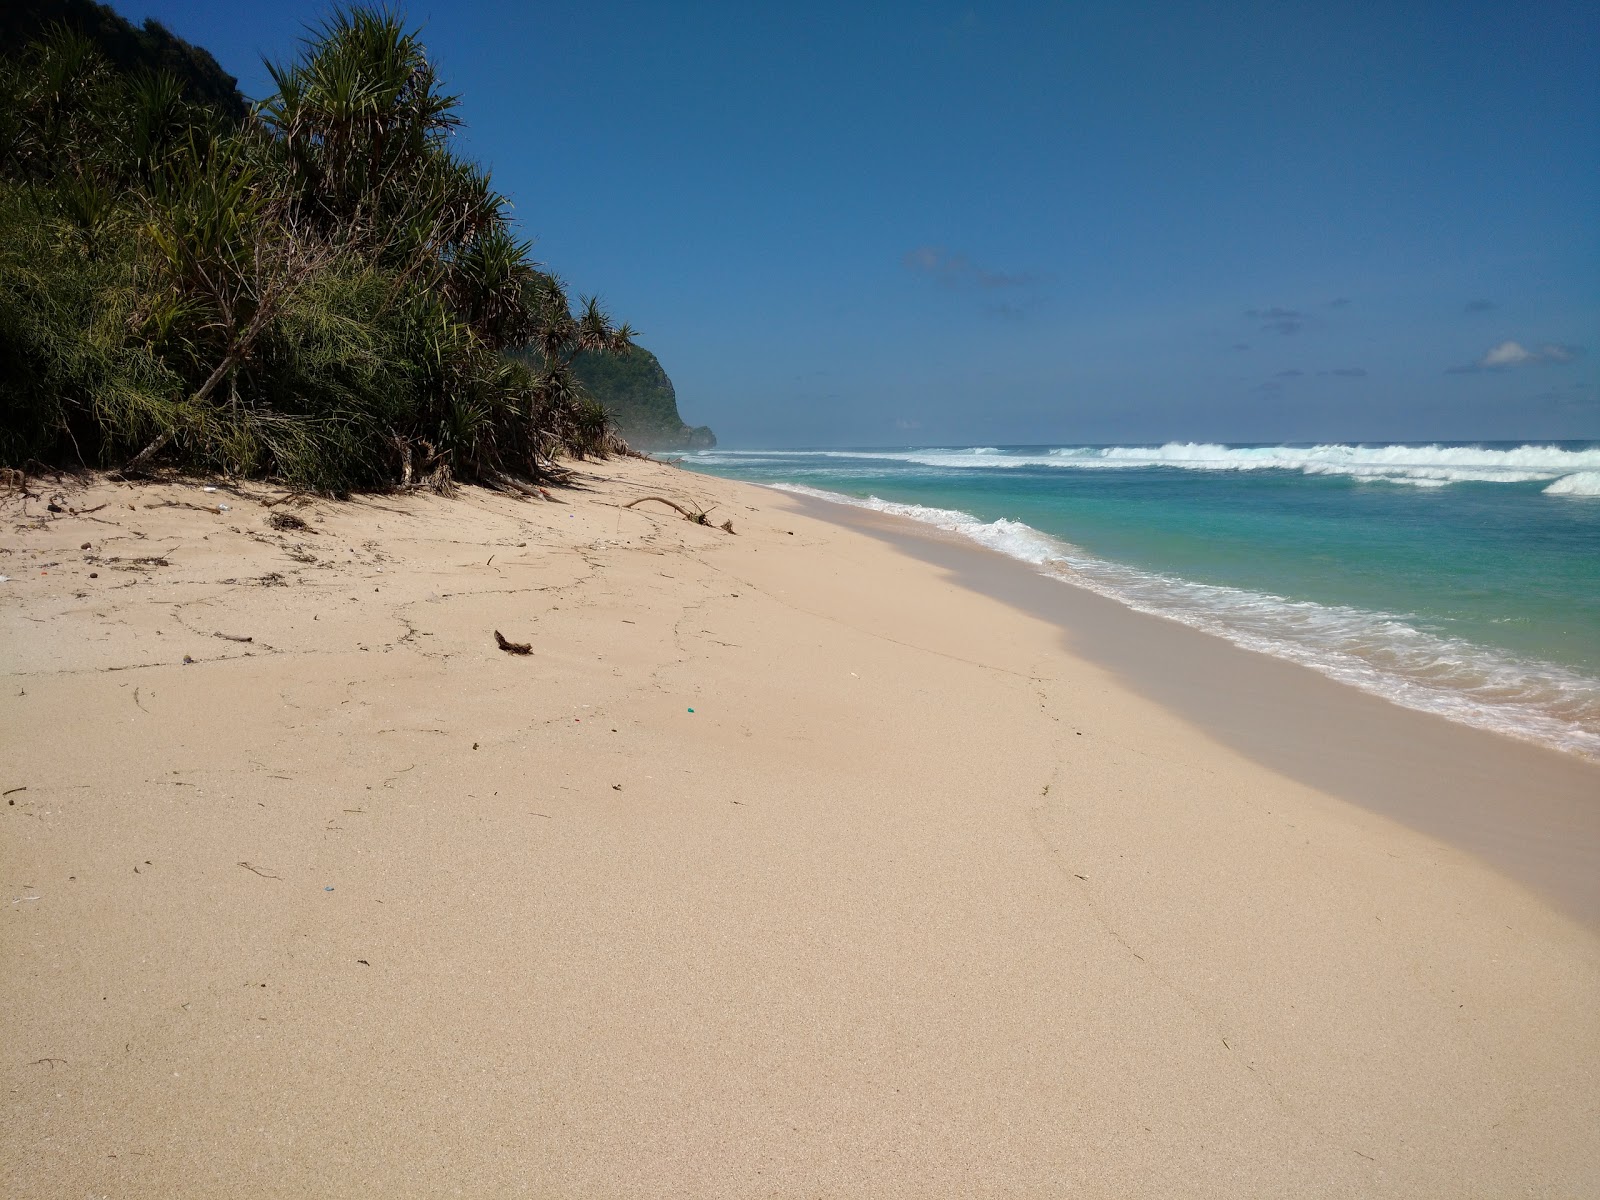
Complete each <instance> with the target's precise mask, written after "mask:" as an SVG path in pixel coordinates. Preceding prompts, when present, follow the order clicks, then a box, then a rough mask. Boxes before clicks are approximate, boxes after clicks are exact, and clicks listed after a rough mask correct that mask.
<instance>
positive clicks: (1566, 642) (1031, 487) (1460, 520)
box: [683, 442, 1600, 758]
mask: <svg viewBox="0 0 1600 1200" xmlns="http://www.w3.org/2000/svg"><path fill="white" fill-rule="evenodd" d="M683 465H684V466H686V467H689V468H691V469H693V470H697V471H703V472H706V473H708V474H714V475H720V476H724V477H727V478H731V479H742V480H747V481H750V482H754V483H760V484H765V485H768V486H771V487H777V488H782V489H785V490H789V491H792V492H798V493H801V494H805V495H811V496H817V497H821V498H824V499H828V500H834V501H839V502H843V503H848V504H854V505H858V506H861V507H863V508H869V509H874V510H877V511H879V512H886V513H893V514H898V515H901V516H905V517H909V518H911V519H912V520H916V521H921V522H924V523H926V524H929V525H933V526H937V527H939V528H941V529H945V530H949V531H952V532H955V533H958V534H961V535H963V536H965V537H968V538H970V539H972V540H973V541H974V542H976V543H979V544H981V545H984V546H988V547H990V548H991V549H994V550H998V551H1000V552H1001V553H1004V554H1008V555H1010V556H1012V557H1013V558H1016V559H1019V560H1021V561H1023V562H1026V563H1029V564H1031V565H1032V566H1034V567H1035V569H1037V570H1039V571H1041V572H1043V573H1046V574H1049V575H1053V576H1056V577H1058V578H1060V579H1062V580H1063V581H1064V582H1069V583H1071V584H1075V585H1078V586H1081V587H1085V588H1088V589H1090V590H1091V591H1094V592H1098V593H1100V594H1101V595H1104V596H1109V597H1111V598H1113V599H1116V600H1119V601H1121V602H1122V603H1123V604H1126V605H1127V606H1128V607H1130V608H1134V609H1137V610H1139V611H1140V612H1145V613H1152V614H1155V615H1157V616H1161V617H1165V618H1168V619H1170V620H1174V621H1179V622H1182V623H1183V624H1185V625H1189V626H1192V627H1194V628H1196V629H1200V630H1204V631H1205V632H1207V633H1211V634H1214V635H1217V636H1220V637H1223V638H1226V639H1228V640H1229V641H1231V642H1234V643H1235V644H1237V645H1240V646H1243V647H1246V648H1248V649H1250V650H1255V651H1259V652H1262V653H1266V654H1273V655H1277V656H1279V657H1282V658H1286V659H1291V660H1293V661H1295V662H1298V663H1302V664H1304V665H1305V666H1308V667H1310V668H1312V669H1314V670H1317V671H1320V672H1322V673H1323V674H1325V675H1328V676H1331V677H1332V678H1334V679H1337V680H1340V681H1341V682H1344V683H1347V684H1349V685H1351V686H1354V687H1358V688H1362V689H1363V690H1365V691H1369V692H1373V693H1376V694H1377V695H1380V696H1383V697H1385V698H1386V699H1388V700H1390V701H1392V702H1394V703H1397V704H1402V705H1405V706H1407V707H1410V708H1416V709H1421V710H1423V711H1426V712H1432V713H1437V714H1440V715H1442V716H1445V717H1449V718H1451V719H1453V720H1457V721H1461V722H1464V723H1467V724H1470V725H1476V726H1479V727H1482V728H1486V729H1492V730H1496V731H1499V732H1501V733H1505V734H1510V735H1512V736H1514V737H1520V738H1524V739H1527V740H1531V741H1535V742H1540V743H1543V744H1545V745H1547V746H1551V747H1555V748H1557V749H1560V750H1565V751H1568V752H1572V753H1576V754H1581V755H1585V756H1589V757H1596V758H1600V443H1596V442H1559V443H1545V444H1539V445H1531V444H1530V445H1521V444H1516V443H1434V444H1430V445H1382V444H1371V445H1317V446H1312V445H1303V446H1296V445H1218V444H1197V443H1181V444H1180V443H1172V444H1168V445H1164V446H974V447H949V448H930V449H893V450H887V449H863V450H720V449H718V450H708V451H701V452H698V453H693V454H689V455H687V456H686V457H685V458H684V460H683Z"/></svg>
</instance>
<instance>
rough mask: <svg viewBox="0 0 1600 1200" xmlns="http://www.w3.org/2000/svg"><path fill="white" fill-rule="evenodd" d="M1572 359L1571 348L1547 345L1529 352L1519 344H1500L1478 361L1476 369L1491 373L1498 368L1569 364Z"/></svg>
mask: <svg viewBox="0 0 1600 1200" xmlns="http://www.w3.org/2000/svg"><path fill="white" fill-rule="evenodd" d="M1573 357H1574V353H1573V349H1572V347H1571V346H1557V345H1554V344H1549V345H1544V346H1540V347H1539V348H1538V349H1537V350H1529V349H1528V348H1527V347H1526V346H1524V345H1523V344H1522V343H1521V342H1501V343H1500V344H1499V345H1498V346H1495V347H1493V348H1492V349H1491V350H1490V351H1489V353H1487V354H1485V355H1484V356H1483V357H1482V358H1480V359H1479V360H1478V367H1479V369H1480V370H1484V371H1492V370H1495V369H1496V368H1498V367H1527V366H1532V365H1533V364H1535V363H1564V362H1571V361H1572V359H1573Z"/></svg>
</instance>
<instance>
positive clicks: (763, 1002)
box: [0, 460, 1600, 1197]
mask: <svg viewBox="0 0 1600 1200" xmlns="http://www.w3.org/2000/svg"><path fill="white" fill-rule="evenodd" d="M33 486H34V487H35V488H36V489H37V488H42V489H43V493H44V494H43V495H42V496H41V497H40V498H38V499H32V500H24V499H22V498H21V497H19V496H17V495H16V494H15V493H11V494H9V495H8V496H6V497H4V498H3V515H4V517H5V520H4V522H3V528H0V575H3V576H5V577H7V578H6V581H5V582H3V583H0V685H3V686H0V730H3V733H0V739H3V745H0V750H3V753H0V790H3V791H5V792H6V795H5V801H6V803H5V804H4V805H0V819H3V820H4V821H5V822H6V825H5V829H6V834H5V837H4V839H3V841H0V899H3V900H4V901H5V922H6V926H5V932H4V942H3V945H4V967H5V969H4V972H3V976H0V979H3V983H0V988H3V995H4V1012H5V1029H6V1034H5V1050H6V1052H5V1056H4V1059H3V1069H4V1074H5V1087H6V1109H5V1125H4V1130H5V1132H4V1135H3V1139H0V1192H3V1193H4V1194H6V1195H14V1196H118V1197H143V1196H150V1197H156V1196H161V1197H173V1196H184V1197H186V1196H215V1195H245V1196H285V1197H287V1196H380V1195H381V1196H396V1195H399V1196H410V1195H416V1196H424V1195H428V1196H431V1195H441V1194H442V1195H463V1196H502V1195H526V1196H551V1197H562V1196H574V1197H591V1196H592V1197H616V1196H651V1197H653V1196H684V1197H711V1196H737V1197H744V1196H772V1197H802V1196H874V1197H877V1196H885V1197H888V1196H905V1197H930V1196H1030V1197H1031V1196H1068V1195H1072V1196H1105V1197H1126V1196H1217V1197H1237V1196H1268V1195H1295V1196H1395V1197H1400V1196H1405V1197H1461V1196H1484V1197H1491V1196H1493V1197H1498V1196H1507V1195H1537V1196H1547V1197H1582V1196H1592V1195H1595V1194H1597V1193H1600V1016H1597V1013H1600V1003H1597V1002H1600V900H1597V888H1596V884H1595V881H1596V879H1600V830H1597V823H1596V817H1595V815H1594V813H1595V810H1596V809H1600V799H1597V797H1600V767H1597V766H1596V765H1595V764H1593V763H1588V762H1584V761H1582V760H1578V759H1576V758H1571V757H1568V756H1562V755H1559V754H1556V753H1554V752H1552V751H1546V750H1541V749H1538V748H1535V747H1529V746H1523V745H1521V744H1519V743H1514V742H1511V741H1508V740H1505V739H1501V738H1499V737H1497V736H1495V735H1490V734H1484V733H1479V732H1477V731H1474V730H1470V729H1465V728H1463V727H1457V726H1451V725H1448V724H1447V723H1445V722H1443V721H1440V720H1438V719H1436V718H1429V717H1423V716H1421V715H1420V714H1415V713H1404V712H1402V710H1398V709H1393V708H1391V707H1389V706H1387V705H1385V704H1383V702H1381V701H1379V700H1377V699H1375V698H1372V697H1369V696H1364V695H1361V694H1359V693H1355V692H1354V691H1352V690H1350V689H1342V688H1339V687H1338V685H1335V684H1332V683H1330V682H1328V681H1326V680H1321V679H1319V678H1318V677H1315V676H1312V675H1311V674H1310V673H1309V672H1304V671H1301V670H1299V669H1298V668H1293V667H1290V666H1288V665H1287V664H1281V663H1276V662H1272V661H1270V660H1266V659H1262V658H1260V656H1253V655H1250V654H1247V653H1246V652H1244V651H1241V650H1237V649H1235V648H1233V647H1231V646H1227V645H1226V644H1224V643H1221V642H1215V644H1212V639H1208V638H1206V637H1205V636H1204V635H1201V634H1197V633H1194V632H1193V631H1190V630H1184V629H1181V628H1179V627H1176V626H1170V627H1169V626H1167V625H1166V623H1163V622H1159V621H1156V620H1154V619H1152V618H1147V617H1141V616H1139V615H1138V614H1134V613H1131V612H1127V611H1125V610H1121V609H1117V608H1116V606H1114V605H1111V604H1110V603H1109V602H1107V601H1103V600H1100V599H1099V598H1098V597H1093V596H1089V595H1088V594H1087V593H1083V594H1081V595H1074V596H1072V598H1070V599H1069V598H1068V595H1067V594H1071V593H1074V589H1070V588H1066V587H1063V586H1062V585H1061V584H1060V583H1057V582H1055V581H1052V580H1044V579H1036V582H1028V581H1026V580H1024V579H1022V575H1021V574H1019V573H1018V572H1021V573H1022V574H1025V573H1026V572H1023V571H1022V569H1021V568H1015V569H1012V568H1006V569H1002V566H1001V564H1000V562H999V560H998V556H993V557H994V559H995V561H992V562H991V561H989V559H988V558H987V557H986V556H985V555H984V553H983V552H982V551H979V550H976V549H974V548H971V547H963V546H955V545H950V544H941V543H939V542H938V540H937V539H936V538H931V537H928V536H926V535H924V534H918V533H917V532H915V531H914V530H913V529H911V528H910V527H909V526H900V525H896V524H895V523H894V522H890V521H888V520H887V519H881V518H874V519H873V520H872V521H868V520H867V519H866V518H865V517H864V516H862V515H860V514H858V515H857V517H855V518H853V519H849V518H846V517H845V516H844V515H843V514H841V513H835V512H832V511H829V508H830V506H824V505H820V504H817V503H815V502H810V501H802V500H800V499H799V498H796V497H791V496H786V495H784V494H781V493H777V492H772V491H767V490H763V489H760V488H756V487H753V486H749V485H742V484H736V483H731V482H727V481H723V480H715V479H708V478H704V477H701V476H694V475H689V474H687V473H685V472H683V471H681V470H678V469H676V468H673V467H670V466H667V465H663V464H659V463H652V462H643V461H636V460H623V461H618V460H613V461H607V462H601V463H590V464H583V465H581V466H580V471H579V475H578V478H577V485H576V486H574V487H572V488H568V489H563V490H561V491H560V492H558V493H556V495H557V502H554V503H539V502H528V501H520V500H517V499H513V498H511V497H508V496H506V495H503V494H499V493H491V492H485V491H481V490H477V489H463V490H461V491H460V492H459V493H458V494H457V495H455V496H454V497H450V498H440V497H435V496H424V495H410V496H372V497H358V498H356V499H354V500H351V501H348V502H342V503H338V502H332V501H323V500H297V499H293V498H291V499H287V500H284V499H283V493H282V492H281V491H279V490H277V489H274V488H270V487H268V486H265V485H260V484H248V485H243V486H241V487H240V488H237V489H233V488H224V489H221V490H207V489H205V488H204V487H202V485H200V484H199V483H170V484H148V485H138V486H133V485H127V484H117V483H110V482H104V481H102V482H99V483H96V484H94V485H93V486H89V487H83V486H80V485H77V484H61V485H52V484H51V483H50V482H49V481H48V479H46V480H37V481H35V482H34V484H33ZM58 493H59V499H56V500H55V501H54V503H55V507H56V508H58V509H60V510H61V511H59V512H51V511H48V510H47V509H46V507H45V505H46V502H47V501H48V500H50V499H51V497H54V496H56V495H57V494H58ZM649 495H664V496H668V497H671V498H674V499H676V500H679V501H680V502H682V501H689V500H693V501H696V502H699V503H702V504H706V505H714V506H715V510H714V512H713V516H712V519H713V520H715V521H721V520H724V519H730V520H731V522H732V525H733V530H734V531H733V532H732V533H728V532H724V531H723V530H721V529H717V528H714V527H705V526H698V525H693V524H690V523H688V522H686V521H684V520H682V519H681V518H679V517H678V516H677V515H676V514H675V513H674V512H672V511H671V510H670V509H668V508H666V507H664V506H662V505H660V504H656V503H646V504H643V505H641V506H639V507H637V508H633V509H626V508H623V507H622V505H624V504H626V503H628V502H629V501H632V500H635V499H638V498H639V497H641V496H649ZM1006 570H1011V574H1009V575H1008V574H1006ZM1039 588H1048V589H1054V591H1053V592H1041V591H1039V590H1038V589H1039ZM1058 596H1059V597H1060V601H1059V603H1058V602H1057V600H1056V599H1055V597H1058ZM1152 630H1154V632H1152ZM496 631H499V632H500V633H501V634H503V635H504V637H505V638H506V639H508V640H510V641H512V642H516V643H526V644H527V645H528V646H529V647H530V650H531V652H530V653H528V654H525V655H523V654H512V653H506V652H503V651H502V650H501V649H499V648H498V647H497V645H496V641H495V632H496ZM1197 656H1198V657H1197ZM1206 656H1209V657H1206ZM1256 660H1259V661H1256ZM1183 664H1189V665H1190V667H1192V668H1193V669H1188V670H1186V669H1182V665H1183ZM1218 672H1222V673H1223V674H1224V675H1225V676H1226V678H1227V679H1229V680H1230V684H1229V686H1227V687H1225V688H1223V687H1219V686H1218V684H1217V678H1218V675H1217V673H1218ZM1591 785H1594V786H1591ZM1586 801H1588V802H1589V803H1586Z"/></svg>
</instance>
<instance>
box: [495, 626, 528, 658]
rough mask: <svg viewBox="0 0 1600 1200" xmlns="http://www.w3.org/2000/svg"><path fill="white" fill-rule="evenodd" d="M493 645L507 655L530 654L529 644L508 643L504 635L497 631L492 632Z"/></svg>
mask: <svg viewBox="0 0 1600 1200" xmlns="http://www.w3.org/2000/svg"><path fill="white" fill-rule="evenodd" d="M494 640H495V644H496V645H497V646H499V647H500V649H502V650H504V651H505V652H506V653H507V654H532V653H533V646H532V644H531V643H529V642H508V641H506V635H505V634H503V633H501V632H500V631H499V630H498V629H496V630H495V631H494Z"/></svg>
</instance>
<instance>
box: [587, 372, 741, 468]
mask: <svg viewBox="0 0 1600 1200" xmlns="http://www.w3.org/2000/svg"><path fill="white" fill-rule="evenodd" d="M572 370H573V374H575V375H576V376H577V377H578V379H579V380H581V381H582V383H583V386H584V387H585V388H587V389H588V390H589V392H590V393H591V394H592V395H593V396H594V398H595V399H596V400H598V401H600V403H601V405H603V406H604V408H605V410H606V413H607V415H608V416H610V418H611V419H612V420H613V421H615V422H616V425H617V429H618V430H619V431H620V432H621V433H622V436H623V437H625V438H627V439H628V442H629V444H630V445H634V446H639V447H641V448H648V449H652V450H708V449H710V448H711V447H712V446H715V445H716V444H717V438H716V435H715V434H714V433H712V432H711V430H709V429H708V428H706V427H705V426H704V425H700V426H695V427H690V426H688V425H685V424H684V423H683V418H682V417H680V416H679V415H678V397H677V393H676V392H674V391H673V388H672V380H670V379H668V378H667V373H666V372H665V371H664V370H662V369H661V364H660V363H659V362H657V361H656V356H655V355H654V354H651V353H650V351H648V350H646V349H645V348H644V347H643V346H635V347H634V348H633V352H632V353H630V354H628V355H627V356H625V357H623V356H619V355H615V354H589V353H585V354H580V355H578V357H577V358H575V359H574V360H573V362H572Z"/></svg>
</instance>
